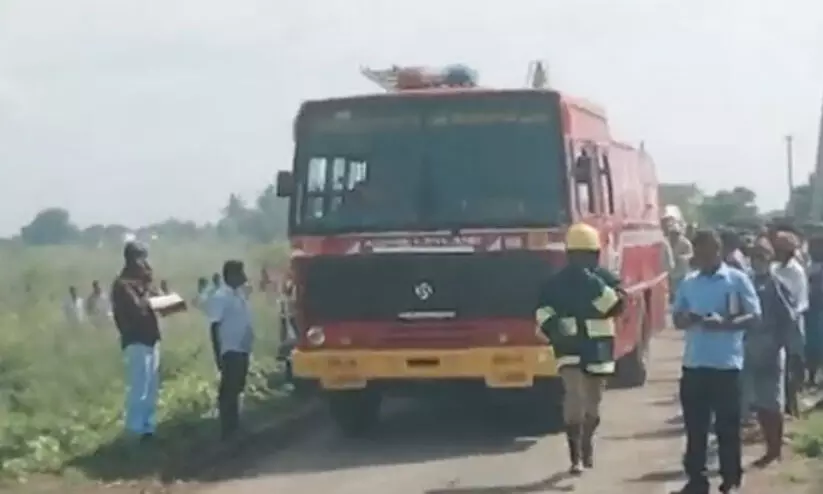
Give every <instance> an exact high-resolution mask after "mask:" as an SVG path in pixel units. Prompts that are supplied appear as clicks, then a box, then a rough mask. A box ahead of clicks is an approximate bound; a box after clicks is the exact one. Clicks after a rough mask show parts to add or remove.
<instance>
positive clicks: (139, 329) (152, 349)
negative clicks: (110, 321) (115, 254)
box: [111, 242, 164, 439]
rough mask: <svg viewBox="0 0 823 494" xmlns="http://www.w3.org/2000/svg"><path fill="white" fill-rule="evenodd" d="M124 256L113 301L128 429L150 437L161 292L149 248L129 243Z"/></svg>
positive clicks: (152, 429)
mask: <svg viewBox="0 0 823 494" xmlns="http://www.w3.org/2000/svg"><path fill="white" fill-rule="evenodd" d="M123 257H124V259H125V266H124V267H123V270H122V271H121V272H120V275H119V276H118V277H117V278H116V279H115V281H114V284H113V285H112V291H111V302H112V311H113V314H114V322H115V324H116V325H117V330H118V331H119V333H120V344H121V346H122V348H123V351H124V353H125V354H126V386H127V388H128V390H127V395H126V430H127V431H128V432H130V433H133V434H137V435H139V436H141V437H142V438H143V439H148V438H150V437H152V435H153V434H154V430H155V426H156V419H155V411H156V408H157V393H158V390H159V382H158V366H159V362H160V355H159V350H158V346H157V344H158V342H159V341H160V328H159V326H158V324H157V316H158V314H157V313H156V312H155V311H154V310H153V309H152V307H151V303H150V301H149V298H150V297H152V296H154V295H157V293H155V291H154V290H153V289H152V288H151V283H152V269H151V266H149V263H148V251H147V250H146V248H145V247H144V246H143V245H141V244H139V243H137V242H129V243H127V244H126V247H125V249H124V251H123ZM160 314H161V315H164V313H163V312H161V313H160Z"/></svg>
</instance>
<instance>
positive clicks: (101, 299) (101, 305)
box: [86, 280, 112, 328]
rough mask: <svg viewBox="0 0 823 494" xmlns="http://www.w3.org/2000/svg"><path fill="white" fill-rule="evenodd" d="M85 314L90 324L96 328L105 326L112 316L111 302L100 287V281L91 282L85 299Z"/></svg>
mask: <svg viewBox="0 0 823 494" xmlns="http://www.w3.org/2000/svg"><path fill="white" fill-rule="evenodd" d="M86 314H88V318H89V320H90V321H91V323H92V325H94V326H95V327H97V328H102V327H105V326H106V325H108V324H109V322H110V321H111V318H112V312H111V303H110V301H109V297H108V296H107V295H106V294H105V293H103V290H102V289H101V288H100V282H99V281H98V280H94V281H92V282H91V293H90V294H89V296H88V298H87V299H86Z"/></svg>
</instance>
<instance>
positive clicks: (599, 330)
mask: <svg viewBox="0 0 823 494" xmlns="http://www.w3.org/2000/svg"><path fill="white" fill-rule="evenodd" d="M586 328H587V329H588V330H589V338H608V337H610V336H614V320H613V319H611V318H609V319H587V320H586Z"/></svg>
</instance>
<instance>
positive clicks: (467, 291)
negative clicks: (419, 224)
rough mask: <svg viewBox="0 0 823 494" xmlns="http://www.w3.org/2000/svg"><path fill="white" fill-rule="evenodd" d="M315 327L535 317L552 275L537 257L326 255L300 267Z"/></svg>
mask: <svg viewBox="0 0 823 494" xmlns="http://www.w3.org/2000/svg"><path fill="white" fill-rule="evenodd" d="M296 268H297V275H298V279H299V280H300V281H301V282H302V284H303V287H304V290H303V291H302V293H301V295H300V299H301V305H302V306H303V308H304V309H305V311H306V315H307V316H308V317H309V319H310V320H311V321H312V322H313V323H323V322H327V321H374V320H396V319H398V318H403V317H409V316H408V315H409V314H411V315H412V316H413V315H414V314H421V313H453V314H454V317H456V318H459V319H469V318H471V319H474V318H483V317H533V314H534V308H535V304H536V302H537V291H538V289H539V285H540V283H541V282H542V281H543V280H545V278H546V277H547V276H548V275H549V274H550V273H551V265H550V263H549V260H548V259H547V258H546V257H543V256H540V255H539V254H538V253H535V252H528V251H516V252H511V251H510V252H496V253H484V254H476V253H475V254H470V255H469V254H381V255H373V256H324V257H314V258H307V259H302V260H300V262H299V263H298V264H297V265H296Z"/></svg>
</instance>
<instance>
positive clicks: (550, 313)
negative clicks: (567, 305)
mask: <svg viewBox="0 0 823 494" xmlns="http://www.w3.org/2000/svg"><path fill="white" fill-rule="evenodd" d="M556 315H557V312H555V311H554V309H553V308H551V307H549V306H548V305H546V306H544V307H540V308H538V309H537V310H536V311H535V313H534V318H535V319H536V320H537V325H538V326H542V325H543V323H545V322H546V321H548V320H549V319H551V318H552V317H554V316H556Z"/></svg>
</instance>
